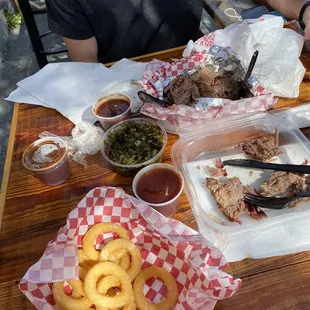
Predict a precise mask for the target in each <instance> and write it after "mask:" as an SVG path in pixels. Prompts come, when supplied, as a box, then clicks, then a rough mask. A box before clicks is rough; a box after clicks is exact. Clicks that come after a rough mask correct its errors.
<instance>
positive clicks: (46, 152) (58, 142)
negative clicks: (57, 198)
mask: <svg viewBox="0 0 310 310" xmlns="http://www.w3.org/2000/svg"><path fill="white" fill-rule="evenodd" d="M22 162H23V165H24V167H25V168H26V169H28V170H30V171H32V172H33V173H35V174H36V175H37V176H38V177H39V178H40V179H41V181H42V182H44V183H45V184H46V185H49V186H55V185H59V184H62V183H64V182H65V181H66V180H67V179H68V177H69V176H70V174H71V169H70V163H69V158H68V154H67V145H66V143H65V142H64V141H63V140H62V139H60V138H56V137H46V138H42V139H39V140H37V141H35V142H33V143H32V144H31V145H29V146H28V148H27V149H26V150H25V152H24V154H23V157H22Z"/></svg>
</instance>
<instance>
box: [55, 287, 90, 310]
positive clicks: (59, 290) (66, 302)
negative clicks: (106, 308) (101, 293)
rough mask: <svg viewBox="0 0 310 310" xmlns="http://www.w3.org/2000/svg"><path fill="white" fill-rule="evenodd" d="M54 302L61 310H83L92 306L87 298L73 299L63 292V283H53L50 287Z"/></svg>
mask: <svg viewBox="0 0 310 310" xmlns="http://www.w3.org/2000/svg"><path fill="white" fill-rule="evenodd" d="M52 292H53V297H54V301H55V303H56V304H57V305H59V307H60V308H62V309H67V310H69V309H74V310H85V309H87V308H90V307H91V306H92V302H91V301H90V300H89V299H88V298H87V297H82V298H78V299H76V298H73V297H71V296H68V295H67V294H66V293H65V291H64V282H63V281H62V282H54V283H53V287H52Z"/></svg>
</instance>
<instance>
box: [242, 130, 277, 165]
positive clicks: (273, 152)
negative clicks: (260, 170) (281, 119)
mask: <svg viewBox="0 0 310 310" xmlns="http://www.w3.org/2000/svg"><path fill="white" fill-rule="evenodd" d="M241 147H242V150H243V152H244V153H245V154H246V155H247V156H249V157H251V158H253V159H257V160H261V161H267V160H270V159H271V158H272V157H274V156H277V155H279V154H280V148H279V130H278V129H276V133H275V134H274V135H269V136H266V137H262V138H259V139H254V140H250V141H247V142H244V143H242V145H241Z"/></svg>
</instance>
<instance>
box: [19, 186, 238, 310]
mask: <svg viewBox="0 0 310 310" xmlns="http://www.w3.org/2000/svg"><path fill="white" fill-rule="evenodd" d="M101 222H114V223H120V224H121V225H122V226H123V227H124V228H126V229H127V230H128V231H129V234H130V239H131V241H132V242H133V243H135V244H136V245H137V246H138V248H139V249H140V251H141V256H142V261H143V265H142V269H145V268H147V267H149V266H151V265H154V264H155V265H157V266H159V267H163V268H165V269H166V270H168V271H169V272H170V273H171V274H172V275H173V276H174V278H175V279H176V281H177V285H178V289H179V300H178V303H177V305H176V307H175V309H180V310H181V309H184V310H185V309H186V310H189V309H204V310H211V309H213V308H214V305H215V303H216V301H217V300H220V299H223V298H228V297H231V296H232V295H233V294H234V293H235V292H236V291H237V290H238V289H239V288H240V286H241V280H240V279H233V278H232V277H231V276H230V275H228V274H226V273H224V272H223V271H222V270H223V269H224V268H225V266H226V260H225V258H224V257H223V256H222V253H221V252H220V251H219V250H218V249H216V248H215V247H214V246H213V245H212V244H211V243H210V242H209V241H208V240H207V239H205V238H204V237H203V236H202V235H200V234H199V233H198V232H196V231H194V230H192V229H190V228H189V227H187V226H186V225H184V224H182V223H181V222H179V221H177V220H173V219H169V218H166V217H164V216H163V215H161V214H160V213H158V212H157V211H156V210H154V209H152V208H151V207H150V206H148V205H146V204H145V203H141V202H140V201H138V200H137V199H135V198H133V197H131V196H129V195H127V194H125V192H124V191H123V190H122V189H119V188H111V187H100V188H95V189H93V190H91V191H90V192H89V193H88V194H87V195H86V197H85V198H84V199H83V200H82V201H81V202H80V203H79V204H78V205H77V207H76V208H75V209H74V210H73V211H71V212H70V213H69V215H68V217H67V223H66V225H65V226H64V227H62V228H61V229H60V230H59V232H58V235H57V236H56V237H55V238H54V239H53V240H51V241H50V242H49V244H48V245H47V249H46V250H45V252H44V254H43V256H42V257H41V259H40V260H39V261H38V262H37V263H36V264H34V265H33V266H32V267H31V268H30V269H29V270H28V271H27V273H26V274H25V276H24V277H23V279H22V280H21V282H20V289H21V291H22V292H23V293H24V294H25V295H26V296H27V297H28V298H29V300H30V301H31V302H32V303H33V305H34V306H35V307H36V308H37V309H39V310H49V309H56V306H55V303H54V299H53V295H52V292H51V288H52V282H57V281H66V280H71V279H77V278H78V255H77V250H78V248H79V247H81V246H82V237H83V236H84V234H85V233H86V232H87V230H88V229H89V228H90V227H91V226H92V225H94V224H96V223H101ZM111 238H113V236H112V235H111V234H104V235H102V236H100V237H98V238H97V240H96V245H97V246H96V247H97V249H99V248H101V247H102V245H103V243H104V242H106V241H110V240H111ZM67 288H68V287H67ZM163 288H164V285H163V284H162V283H161V282H160V281H158V280H155V281H154V282H153V283H152V284H150V285H149V286H145V289H144V293H145V295H146V296H147V298H149V299H150V300H152V301H154V302H159V301H160V300H162V298H163V296H165V293H164V291H165V290H163ZM68 289H70V288H68Z"/></svg>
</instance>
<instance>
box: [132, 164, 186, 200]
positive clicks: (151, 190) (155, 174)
mask: <svg viewBox="0 0 310 310" xmlns="http://www.w3.org/2000/svg"><path fill="white" fill-rule="evenodd" d="M180 189H181V179H180V177H179V176H178V175H177V173H175V172H174V171H172V170H170V169H165V168H157V169H153V170H150V171H148V172H146V173H145V174H144V175H142V176H141V178H140V179H139V181H138V183H137V194H138V196H139V197H140V198H141V199H142V200H144V201H146V202H149V203H154V204H157V203H163V202H167V201H169V200H171V199H173V198H174V197H175V196H177V194H178V193H179V192H180Z"/></svg>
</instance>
